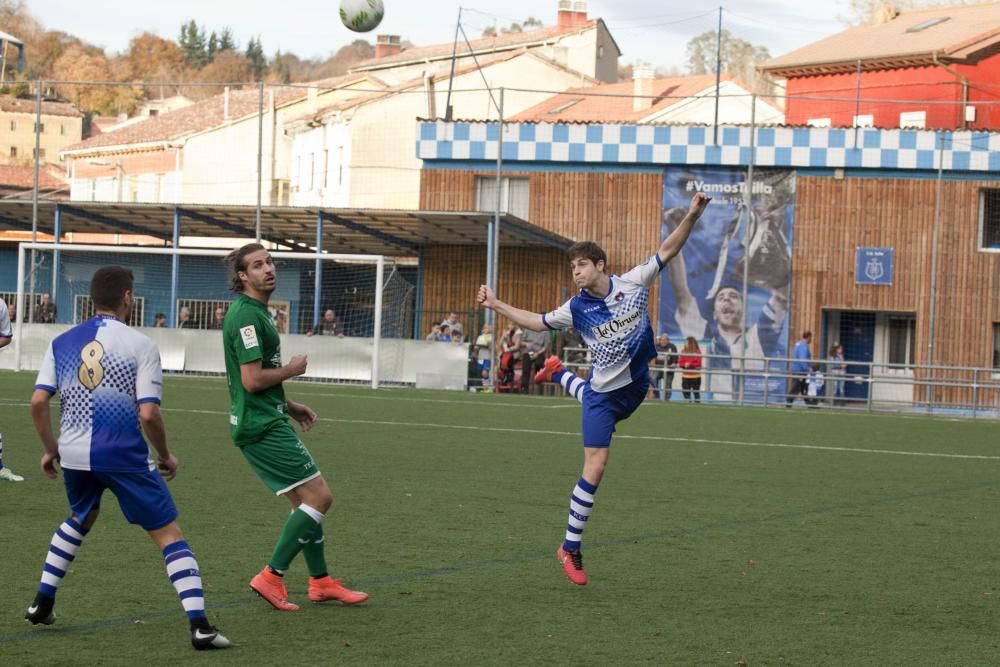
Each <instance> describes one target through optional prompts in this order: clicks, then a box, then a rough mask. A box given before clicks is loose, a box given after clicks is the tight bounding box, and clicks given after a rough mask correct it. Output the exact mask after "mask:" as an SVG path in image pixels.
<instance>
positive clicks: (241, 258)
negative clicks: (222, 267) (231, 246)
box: [224, 243, 267, 292]
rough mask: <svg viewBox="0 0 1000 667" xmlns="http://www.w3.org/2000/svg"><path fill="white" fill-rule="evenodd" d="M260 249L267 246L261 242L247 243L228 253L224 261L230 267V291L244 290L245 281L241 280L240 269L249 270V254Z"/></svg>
mask: <svg viewBox="0 0 1000 667" xmlns="http://www.w3.org/2000/svg"><path fill="white" fill-rule="evenodd" d="M258 250H267V248H265V247H264V246H263V245H261V244H260V243H247V244H246V245H245V246H242V247H240V248H237V249H236V250H234V251H232V252H231V253H229V254H228V255H226V259H225V260H224V261H225V263H226V266H227V267H228V268H229V291H230V292H242V291H243V281H242V280H240V271H246V270H247V255H252V254H253V253H255V252H257V251H258Z"/></svg>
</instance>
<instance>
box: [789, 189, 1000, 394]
mask: <svg viewBox="0 0 1000 667" xmlns="http://www.w3.org/2000/svg"><path fill="white" fill-rule="evenodd" d="M984 187H990V188H997V187H1000V182H984V181H972V180H951V181H943V182H942V184H941V201H940V209H939V210H940V223H939V236H938V244H937V245H938V264H937V284H936V286H935V289H936V294H937V298H936V304H935V307H934V311H935V312H934V315H933V326H934V351H933V357H934V358H933V361H934V363H936V364H939V365H953V366H966V367H979V368H983V367H989V366H990V365H991V363H992V350H993V346H992V329H993V323H994V322H998V321H1000V293H998V290H997V288H998V287H1000V285H998V283H1000V256H998V255H996V254H993V253H984V252H980V251H979V250H978V233H979V190H980V189H982V188H984ZM936 200H937V182H936V181H935V180H934V179H875V178H854V179H843V180H835V179H832V178H828V177H808V176H807V177H799V179H798V183H797V186H796V212H795V232H794V234H795V240H794V250H793V262H794V264H793V266H794V269H793V281H794V282H793V296H792V319H791V325H792V328H793V331H794V332H795V334H796V335H797V334H798V333H799V332H801V331H803V330H804V329H812V330H813V331H819V330H820V326H821V323H822V312H823V309H829V310H858V311H877V312H901V313H913V314H914V315H915V317H916V325H917V331H916V334H917V337H916V350H915V352H916V361H917V363H919V364H925V363H928V358H929V357H928V342H929V336H930V328H931V321H932V319H931V282H932V281H931V267H932V259H931V258H932V254H933V247H934V219H935V205H936ZM859 246H874V247H890V248H895V266H894V271H893V284H892V285H891V286H875V285H857V284H855V267H854V262H855V249H856V248H857V247H859ZM941 375H944V376H945V377H953V379H956V380H958V379H959V378H960V377H961V378H962V381H963V382H965V381H968V378H969V374H968V373H945V374H939V375H938V376H936V377H941ZM935 399H936V400H938V401H942V402H968V401H969V400H971V390H968V389H964V388H950V389H939V390H937V391H936V392H935Z"/></svg>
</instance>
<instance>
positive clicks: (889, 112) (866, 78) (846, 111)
mask: <svg viewBox="0 0 1000 667" xmlns="http://www.w3.org/2000/svg"><path fill="white" fill-rule="evenodd" d="M951 69H954V70H956V71H958V72H960V73H961V74H962V75H963V76H965V77H967V78H968V79H969V83H970V85H969V101H970V102H973V103H974V102H977V101H991V102H998V101H1000V85H998V84H1000V54H998V55H994V56H990V57H989V58H985V59H983V60H982V61H980V62H979V63H977V64H976V65H954V66H952V67H951ZM857 85H858V78H857V74H855V73H850V74H831V75H824V76H808V77H796V78H789V79H788V82H787V94H788V95H789V99H788V102H787V110H786V122H787V123H788V124H789V125H805V124H806V122H807V121H808V120H809V119H810V118H829V119H830V120H831V124H832V125H833V126H834V127H851V126H852V124H853V119H854V115H855V114H856V113H857V114H859V115H866V114H871V115H872V116H874V124H875V127H899V114H900V113H902V112H904V111H926V112H927V123H926V127H927V128H928V129H957V128H961V127H963V125H962V119H963V117H964V111H963V108H962V105H961V104H960V102H961V100H962V86H961V84H960V82H959V79H958V78H957V77H956V76H954V75H953V74H952V73H951V72H949V71H947V70H945V69H944V68H941V67H912V68H907V69H894V70H882V71H876V72H862V73H861V104H860V107H859V109H860V110H857V109H856V107H855V101H854V98H855V94H856V91H857ZM800 95H807V96H816V97H833V98H847V100H846V101H844V102H831V101H829V100H812V99H796V97H797V96H800ZM866 99H867V100H902V101H903V102H902V103H900V102H884V101H881V102H866V101H865V100H866ZM927 100H932V101H941V102H954V103H955V104H921V102H924V101H927ZM965 127H967V128H968V129H1000V104H994V105H983V106H980V107H978V108H977V113H976V120H975V121H974V122H971V123H968V124H967V125H966V126H965Z"/></svg>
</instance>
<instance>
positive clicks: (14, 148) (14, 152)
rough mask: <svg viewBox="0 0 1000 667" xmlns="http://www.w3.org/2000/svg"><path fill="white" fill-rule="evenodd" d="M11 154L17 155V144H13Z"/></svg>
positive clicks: (12, 155)
mask: <svg viewBox="0 0 1000 667" xmlns="http://www.w3.org/2000/svg"><path fill="white" fill-rule="evenodd" d="M10 156H11V157H17V146H11V147H10Z"/></svg>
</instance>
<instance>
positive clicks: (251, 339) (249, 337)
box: [240, 324, 260, 350]
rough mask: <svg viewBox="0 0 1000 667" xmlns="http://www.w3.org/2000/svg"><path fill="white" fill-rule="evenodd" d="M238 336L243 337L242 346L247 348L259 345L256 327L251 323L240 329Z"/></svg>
mask: <svg viewBox="0 0 1000 667" xmlns="http://www.w3.org/2000/svg"><path fill="white" fill-rule="evenodd" d="M240 337H241V338H242V339H243V347H245V348H246V349H248V350H250V349H253V348H255V347H257V346H258V345H260V343H258V342H257V329H256V328H254V326H253V325H252V324H251V325H249V326H245V327H243V328H242V329H240Z"/></svg>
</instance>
